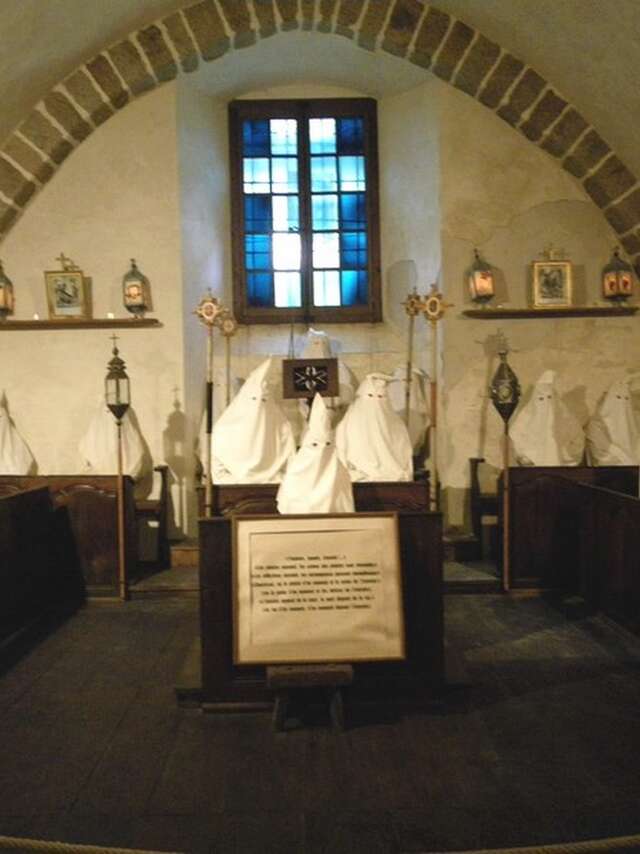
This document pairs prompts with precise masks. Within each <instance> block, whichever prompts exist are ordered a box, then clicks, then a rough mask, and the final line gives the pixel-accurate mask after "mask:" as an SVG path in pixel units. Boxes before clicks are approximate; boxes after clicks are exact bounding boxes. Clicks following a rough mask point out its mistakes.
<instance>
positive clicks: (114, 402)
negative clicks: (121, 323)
mask: <svg viewBox="0 0 640 854" xmlns="http://www.w3.org/2000/svg"><path fill="white" fill-rule="evenodd" d="M114 338H115V336H114ZM125 367H126V366H125V363H124V361H123V360H122V359H121V358H120V356H119V355H118V348H117V347H116V345H115V340H114V344H113V356H112V358H111V360H110V361H109V364H108V365H107V376H106V377H105V381H104V397H105V402H106V404H107V406H108V407H109V409H110V410H111V412H112V414H113V416H114V418H115V419H116V421H117V422H118V424H121V423H122V419H123V418H124V416H125V413H126V411H127V409H129V406H130V404H131V396H130V387H129V377H128V376H127V372H126V370H125Z"/></svg>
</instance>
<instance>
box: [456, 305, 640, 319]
mask: <svg viewBox="0 0 640 854" xmlns="http://www.w3.org/2000/svg"><path fill="white" fill-rule="evenodd" d="M638 308H640V306H637V305H575V306H573V305H572V306H566V307H565V306H556V307H555V308H468V309H465V310H464V311H463V312H462V314H464V316H465V317H473V318H474V319H476V320H500V319H501V318H504V319H512V320H517V319H519V318H525V317H535V318H540V317H628V316H630V315H632V314H635V313H636V312H637V311H638Z"/></svg>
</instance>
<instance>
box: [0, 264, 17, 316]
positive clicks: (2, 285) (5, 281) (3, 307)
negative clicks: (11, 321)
mask: <svg viewBox="0 0 640 854" xmlns="http://www.w3.org/2000/svg"><path fill="white" fill-rule="evenodd" d="M14 308H15V297H14V293H13V282H12V281H11V279H10V278H9V277H8V276H7V274H6V273H5V271H4V268H3V266H2V261H0V320H6V319H7V317H8V315H10V314H13V311H14Z"/></svg>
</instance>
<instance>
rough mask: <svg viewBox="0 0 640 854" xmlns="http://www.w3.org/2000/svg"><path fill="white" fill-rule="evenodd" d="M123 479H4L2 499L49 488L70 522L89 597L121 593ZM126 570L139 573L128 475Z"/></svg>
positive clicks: (0, 485) (132, 575)
mask: <svg viewBox="0 0 640 854" xmlns="http://www.w3.org/2000/svg"><path fill="white" fill-rule="evenodd" d="M117 480H118V479H117V477H116V476H115V475H35V476H29V475H23V476H18V475H2V476H0V495H12V494H17V493H19V492H23V491H25V490H28V489H34V488H39V487H46V488H48V489H49V490H50V492H51V499H52V502H53V506H54V507H55V508H56V509H60V510H61V514H62V515H64V516H65V517H66V518H67V519H68V529H69V531H70V532H71V536H72V538H73V544H74V549H75V553H76V555H77V559H78V563H79V566H80V568H81V571H82V575H83V577H84V583H85V587H86V592H87V595H88V596H90V597H93V596H109V597H111V596H117V595H118V524H117ZM124 504H125V569H126V573H127V578H128V580H129V581H130V582H131V581H134V580H135V579H136V577H137V574H138V563H137V557H136V550H137V546H136V539H137V532H136V520H135V506H134V497H133V481H132V480H131V478H130V477H124Z"/></svg>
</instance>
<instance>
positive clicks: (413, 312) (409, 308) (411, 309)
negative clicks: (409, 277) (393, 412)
mask: <svg viewBox="0 0 640 854" xmlns="http://www.w3.org/2000/svg"><path fill="white" fill-rule="evenodd" d="M402 305H403V306H404V310H405V314H406V315H407V316H408V318H409V340H408V343H407V375H406V378H405V379H406V382H405V389H404V420H405V424H406V425H407V430H408V429H409V412H410V409H411V380H412V379H413V327H414V325H415V319H416V317H417V316H418V315H419V314H420V312H421V311H422V297H421V296H419V294H418V292H417V290H416V289H415V288H414V289H413V291H412V292H411V293H410V294H409V295H408V296H407V298H406V300H405V301H404V302H403V303H402Z"/></svg>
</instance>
